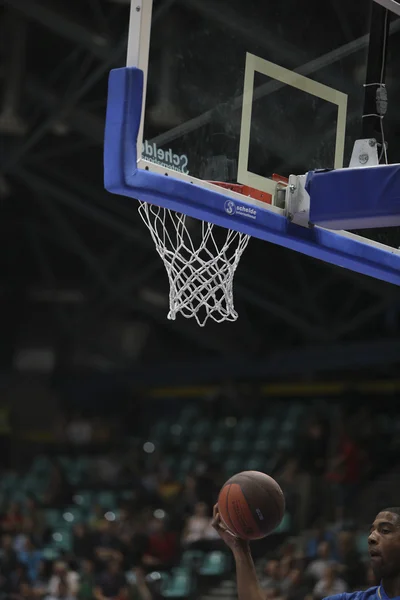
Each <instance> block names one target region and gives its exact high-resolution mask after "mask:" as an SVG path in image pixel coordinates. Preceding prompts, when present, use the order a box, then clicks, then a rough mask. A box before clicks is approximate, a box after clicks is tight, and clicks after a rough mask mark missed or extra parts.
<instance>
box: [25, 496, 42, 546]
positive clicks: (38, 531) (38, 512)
mask: <svg viewBox="0 0 400 600" xmlns="http://www.w3.org/2000/svg"><path fill="white" fill-rule="evenodd" d="M26 519H29V520H30V521H31V522H32V523H33V527H32V532H33V533H34V534H35V535H36V536H37V537H38V538H39V539H43V536H44V535H45V531H46V523H45V519H44V515H43V511H42V509H41V508H40V507H39V506H38V503H37V501H36V499H35V497H34V496H31V495H28V496H27V497H26V499H25V507H24V520H26Z"/></svg>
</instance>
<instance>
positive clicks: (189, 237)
mask: <svg viewBox="0 0 400 600" xmlns="http://www.w3.org/2000/svg"><path fill="white" fill-rule="evenodd" d="M139 214H140V216H141V217H142V219H143V221H144V222H145V224H146V225H147V227H148V229H149V231H150V233H151V236H152V238H153V240H154V243H155V245H156V249H157V252H158V254H159V255H160V256H161V258H162V260H163V263H164V265H165V268H166V270H167V274H168V279H169V285H170V292H169V313H168V319H170V320H171V321H174V320H175V319H176V316H177V314H178V313H181V314H182V315H183V316H184V317H186V318H187V319H191V318H194V319H196V321H197V323H198V324H199V325H200V327H204V325H205V324H206V322H207V321H208V319H213V320H214V321H216V322H217V323H222V322H223V321H236V319H237V318H238V314H237V312H236V311H235V307H234V302H233V278H234V275H235V271H236V268H237V266H238V264H239V261H240V259H241V256H242V254H243V252H244V250H245V249H246V246H247V244H248V243H249V239H250V236H248V235H245V234H243V233H238V232H236V231H232V230H229V229H228V230H226V229H222V228H220V227H214V225H213V224H212V223H207V222H205V221H197V220H194V219H191V218H190V217H187V216H186V215H183V214H180V213H176V212H174V211H172V210H169V209H165V208H162V207H161V206H155V205H153V204H148V203H147V202H139Z"/></svg>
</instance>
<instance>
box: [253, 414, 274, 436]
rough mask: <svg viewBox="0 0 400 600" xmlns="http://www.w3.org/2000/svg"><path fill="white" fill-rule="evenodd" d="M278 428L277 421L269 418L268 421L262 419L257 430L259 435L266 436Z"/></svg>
mask: <svg viewBox="0 0 400 600" xmlns="http://www.w3.org/2000/svg"><path fill="white" fill-rule="evenodd" d="M278 427H279V423H278V420H277V419H275V418H273V417H270V418H268V419H263V420H262V421H261V423H260V426H259V428H258V431H259V434H261V435H263V434H268V433H270V432H272V431H276V430H277V429H278Z"/></svg>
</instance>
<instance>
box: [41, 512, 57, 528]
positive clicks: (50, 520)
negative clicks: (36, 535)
mask: <svg viewBox="0 0 400 600" xmlns="http://www.w3.org/2000/svg"><path fill="white" fill-rule="evenodd" d="M43 513H44V519H45V521H46V525H47V526H48V527H50V529H54V528H56V527H57V526H58V525H60V523H61V522H62V515H61V511H59V510H57V509H56V508H46V509H45V510H44V511H43Z"/></svg>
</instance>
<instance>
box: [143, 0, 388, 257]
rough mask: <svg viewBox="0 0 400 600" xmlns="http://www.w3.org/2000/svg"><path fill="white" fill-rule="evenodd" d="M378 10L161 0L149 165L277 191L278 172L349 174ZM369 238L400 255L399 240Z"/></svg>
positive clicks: (333, 4)
mask: <svg viewBox="0 0 400 600" xmlns="http://www.w3.org/2000/svg"><path fill="white" fill-rule="evenodd" d="M144 1H146V0H144ZM372 4H373V3H372V2H371V3H369V2H368V3H365V2H364V1H361V0H357V1H355V2H348V1H346V0H335V1H329V2H324V3H321V2H305V1H300V2H299V1H298V0H289V1H288V2H282V1H278V0H272V1H270V2H265V1H263V0H247V1H246V2H243V0H180V1H175V2H174V1H171V0H154V2H153V6H152V24H151V34H150V52H149V61H148V66H147V65H146V70H147V88H146V89H147V92H146V101H145V118H144V125H143V144H142V157H143V158H144V159H146V160H148V161H151V162H155V163H157V164H160V165H162V166H165V167H169V168H172V169H175V170H176V171H181V172H183V173H188V174H190V175H192V176H193V177H197V178H200V179H203V180H206V181H221V182H231V183H239V184H243V185H248V186H251V187H254V188H256V189H259V190H264V191H266V192H268V191H269V190H270V178H271V177H272V175H273V174H274V173H276V174H278V175H281V176H284V177H287V176H289V175H290V174H301V173H306V172H308V171H310V170H314V169H318V168H333V167H336V168H338V167H341V166H348V165H349V161H350V157H351V153H352V150H353V144H354V142H355V140H357V139H358V138H360V137H361V132H362V115H363V106H364V94H365V88H364V83H365V80H366V65H367V57H368V43H369V32H370V27H371V7H372ZM390 20H391V25H390V36H389V53H388V65H387V73H386V84H387V88H388V92H389V109H388V113H387V116H386V118H385V120H384V126H385V137H386V140H387V142H388V144H389V149H388V155H389V160H390V162H397V161H399V160H400V152H399V143H398V142H396V138H397V137H398V131H399V129H400V113H399V111H398V110H397V104H398V103H396V98H400V90H399V85H400V78H399V77H398V65H399V64H400V62H399V60H400V56H399V54H400V52H399V48H400V18H399V17H398V16H397V15H395V14H391V17H390ZM359 233H361V235H363V236H365V237H371V236H372V237H373V236H374V235H377V236H378V237H377V238H376V239H379V240H380V241H384V243H388V244H391V245H393V246H396V247H398V246H399V245H400V244H398V243H397V242H398V240H399V235H398V232H397V230H393V229H392V230H389V231H387V230H384V231H382V230H380V231H379V232H374V231H372V232H371V231H363V232H359Z"/></svg>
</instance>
